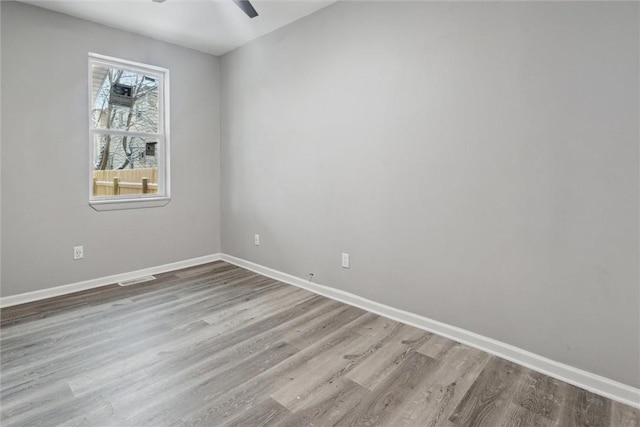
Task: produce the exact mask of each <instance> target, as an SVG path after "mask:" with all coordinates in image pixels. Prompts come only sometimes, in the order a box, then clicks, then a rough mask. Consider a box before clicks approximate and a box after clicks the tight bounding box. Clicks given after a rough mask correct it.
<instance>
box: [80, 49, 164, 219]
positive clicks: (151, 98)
mask: <svg viewBox="0 0 640 427" xmlns="http://www.w3.org/2000/svg"><path fill="white" fill-rule="evenodd" d="M168 73H169V72H168V70H166V69H163V68H159V67H154V66H148V65H144V64H138V63H133V62H129V61H123V60H119V59H115V58H108V57H105V56H101V55H95V54H90V55H89V83H90V84H89V87H90V100H89V115H90V117H89V123H90V125H89V126H90V129H89V133H90V145H91V150H90V151H91V181H92V182H91V185H90V201H91V204H92V206H94V208H95V207H96V206H98V205H102V204H114V203H115V204H117V203H119V202H131V201H143V202H144V201H145V200H154V201H157V200H160V199H162V200H166V201H167V202H168V200H169V162H168V159H169V157H168V155H169V150H168V129H166V127H165V124H166V123H168V121H167V119H168V102H166V99H167V95H168V90H167V89H168V77H169V76H168ZM165 204H166V203H165ZM134 205H135V207H143V206H144V204H142V205H141V204H140V203H135V204H134ZM154 205H157V204H154ZM131 206H133V205H132V204H126V203H125V204H122V208H126V207H131ZM117 208H118V207H113V206H111V207H109V208H107V209H117Z"/></svg>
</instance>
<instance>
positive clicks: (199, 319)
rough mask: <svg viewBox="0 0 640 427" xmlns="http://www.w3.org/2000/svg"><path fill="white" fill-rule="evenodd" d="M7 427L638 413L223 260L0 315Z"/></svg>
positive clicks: (467, 421)
mask: <svg viewBox="0 0 640 427" xmlns="http://www.w3.org/2000/svg"><path fill="white" fill-rule="evenodd" d="M1 322H2V327H1V329H0V333H1V341H0V351H1V353H0V356H1V370H0V381H1V387H0V389H1V401H0V403H1V424H2V426H7V427H8V426H35V425H46V426H57V425H65V426H191V425H206V426H218V425H235V426H257V425H274V426H330V425H368V426H377V425H388V426H491V427H499V426H616V427H617V426H629V427H631V426H633V427H638V426H639V425H640V422H639V418H640V415H639V412H638V411H637V410H635V409H633V408H630V407H628V406H624V405H622V404H619V403H616V402H612V401H611V400H608V399H605V398H603V397H600V396H597V395H594V394H592V393H589V392H586V391H584V390H581V389H578V388H576V387H573V386H571V385H568V384H566V383H563V382H561V381H558V380H555V379H552V378H549V377H547V376H544V375H542V374H539V373H536V372H533V371H531V370H529V369H526V368H523V367H521V366H519V365H516V364H513V363H510V362H507V361H505V360H502V359H500V358H497V357H494V356H491V355H488V354H486V353H483V352H482V351H479V350H476V349H473V348H470V347H467V346H465V345H461V344H459V343H455V342H453V341H450V340H448V339H446V338H442V337H440V336H437V335H433V334H430V333H428V332H425V331H422V330H418V329H415V328H413V327H410V326H407V325H403V324H400V323H398V322H395V321H392V320H388V319H385V318H383V317H380V316H377V315H374V314H372V313H368V312H366V311H363V310H361V309H358V308H354V307H350V306H348V305H345V304H342V303H339V302H336V301H332V300H330V299H327V298H324V297H321V296H317V295H314V294H312V293H310V292H307V291H305V290H301V289H298V288H295V287H292V286H289V285H285V284H282V283H279V282H277V281H274V280H271V279H269V278H265V277H262V276H260V275H257V274H255V273H252V272H249V271H246V270H243V269H241V268H238V267H235V266H232V265H230V264H227V263H224V262H215V263H211V264H207V265H204V266H198V267H194V268H191V269H185V270H181V271H175V272H171V273H165V274H161V275H158V276H157V280H155V281H152V282H146V283H142V284H138V285H133V286H128V287H120V286H118V285H112V286H106V287H103V288H98V289H94V290H89V291H85V292H79V293H76V294H72V295H67V296H63V297H58V298H52V299H49V300H44V301H39V302H35V303H30V304H24V305H21V306H15V307H10V308H6V309H3V310H2V313H1Z"/></svg>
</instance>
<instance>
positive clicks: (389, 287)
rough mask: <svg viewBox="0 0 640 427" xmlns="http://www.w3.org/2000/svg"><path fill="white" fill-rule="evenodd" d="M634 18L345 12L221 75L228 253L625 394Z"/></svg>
mask: <svg viewBox="0 0 640 427" xmlns="http://www.w3.org/2000/svg"><path fill="white" fill-rule="evenodd" d="M638 8H639V5H638V3H634V2H629V3H590V2H576V3H564V2H551V3H534V2H527V3H519V2H497V3H457V2H449V3H433V2H408V3H401V2H393V3H387V2H366V3H364V2H339V3H336V4H335V5H333V6H330V7H328V8H326V9H324V10H321V11H319V12H318V13H315V14H313V15H311V16H309V17H307V18H305V19H303V20H301V21H298V22H296V23H294V24H292V25H290V26H288V27H286V28H284V29H281V30H279V31H276V32H274V33H271V34H270V35H268V36H265V37H263V38H261V39H258V40H256V41H254V42H251V43H249V44H248V45H245V46H244V47H242V48H240V49H237V50H235V51H233V52H231V53H229V54H227V55H225V56H223V57H222V65H221V70H222V88H223V89H222V96H223V97H222V125H223V128H222V141H223V145H222V163H221V168H222V248H223V251H224V252H225V253H228V254H231V255H235V256H238V257H241V258H245V259H248V260H251V261H254V262H257V263H260V264H263V265H266V266H269V267H272V268H275V269H277V270H281V271H285V272H288V273H290V274H293V275H296V276H299V277H306V275H307V273H309V272H313V273H315V277H314V281H317V282H319V283H322V284H325V285H328V286H332V287H335V288H338V289H342V290H345V291H348V292H352V293H354V294H357V295H360V296H362V297H366V298H369V299H372V300H375V301H378V302H381V303H384V304H388V305H390V306H393V307H397V308H400V309H404V310H408V311H410V312H414V313H417V314H421V315H424V316H427V317H429V318H432V319H436V320H439V321H443V322H446V323H448V324H451V325H456V326H459V327H462V328H465V329H468V330H470V331H474V332H477V333H479V334H482V335H485V336H489V337H492V338H495V339H498V340H500V341H504V342H506V343H509V344H513V345H515V346H518V347H521V348H523V349H526V350H530V351H533V352H535V353H538V354H540V355H543V356H546V357H549V358H551V359H554V360H557V361H560V362H565V363H567V364H569V365H573V366H576V367H578V368H581V369H585V370H587V371H591V372H594V373H597V374H600V375H603V376H605V377H609V378H612V379H614V380H617V381H621V382H623V383H626V384H629V385H631V386H635V387H638V386H640V371H639V370H640V366H639V364H638V360H639V358H640V343H639V340H640V314H639V301H640V290H639V271H638V270H639V268H638V259H639V251H638V243H639V242H638V236H639V227H638V219H639V212H638V205H639V200H638V197H639V196H638V194H639V186H638V172H639V166H638V154H639V153H638V151H639V150H638V148H639V144H638V135H639V128H638V120H639V119H638V117H639V114H640V112H639V107H638V96H639V85H638V76H639V72H640V70H639V66H638V55H639V54H638V51H639V46H638V40H639V37H638V36H639V34H638V25H639V24H638V22H639V21H638V13H639V11H638ZM254 233H260V234H261V246H259V247H256V246H254V245H253V234H254ZM343 251H344V252H349V253H351V257H352V268H351V269H349V270H346V269H341V268H340V253H341V252H343Z"/></svg>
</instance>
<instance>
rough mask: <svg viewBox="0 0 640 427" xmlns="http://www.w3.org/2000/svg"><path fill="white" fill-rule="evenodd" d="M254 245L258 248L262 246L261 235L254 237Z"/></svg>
mask: <svg viewBox="0 0 640 427" xmlns="http://www.w3.org/2000/svg"><path fill="white" fill-rule="evenodd" d="M253 243H255V244H256V246H260V235H259V234H256V235H254V236H253Z"/></svg>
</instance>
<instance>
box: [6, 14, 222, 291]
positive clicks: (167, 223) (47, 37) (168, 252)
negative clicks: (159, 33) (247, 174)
mask: <svg viewBox="0 0 640 427" xmlns="http://www.w3.org/2000/svg"><path fill="white" fill-rule="evenodd" d="M1 7H2V125H3V126H2V296H9V295H14V294H19V293H22V292H28V291H34V290H39V289H44V288H49V287H53V286H58V285H66V284H69V283H75V282H78V281H82V280H87V279H94V278H98V277H103V276H106V275H111V274H116V273H123V272H129V271H133V270H137V269H141V268H145V267H151V266H157V265H161V264H165V263H169V262H174V261H180V260H184V259H189V258H193V257H198V256H202V255H209V254H213V253H217V252H219V251H220V219H219V216H220V194H219V193H220V192H219V187H220V176H219V175H220V173H219V172H220V169H219V163H220V130H219V117H220V114H219V107H220V105H219V99H220V94H219V91H220V88H219V81H220V79H219V59H218V58H215V57H212V56H210V55H205V54H202V53H199V52H196V51H193V50H189V49H185V48H182V47H178V46H175V45H171V44H167V43H163V42H159V41H155V40H152V39H149V38H145V37H141V36H137V35H133V34H129V33H126V32H122V31H118V30H114V29H111V28H107V27H104V26H100V25H96V24H93V23H89V22H87V21H83V20H80V19H75V18H71V17H69V16H65V15H62V14H58V13H53V12H50V11H46V10H44V9H40V8H36V7H33V6H27V5H23V4H17V3H11V2H2V6H1ZM88 52H95V53H100V54H104V55H110V56H115V57H120V58H123V59H128V60H132V61H138V62H143V63H148V64H153V65H158V66H161V67H166V68H169V69H170V72H171V78H170V80H171V172H172V182H171V187H172V200H171V202H170V203H169V204H168V205H167V206H166V207H163V208H150V209H136V210H125V211H114V212H96V211H94V210H93V209H92V208H91V207H90V206H89V204H88V193H89V164H88V155H89V154H88V152H89V144H88V114H87V102H88V101H87V99H88V98H87V97H88V95H87V85H88V83H87V79H88V72H87V53H88ZM76 245H84V251H85V257H84V259H83V260H79V261H74V260H73V246H76Z"/></svg>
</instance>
